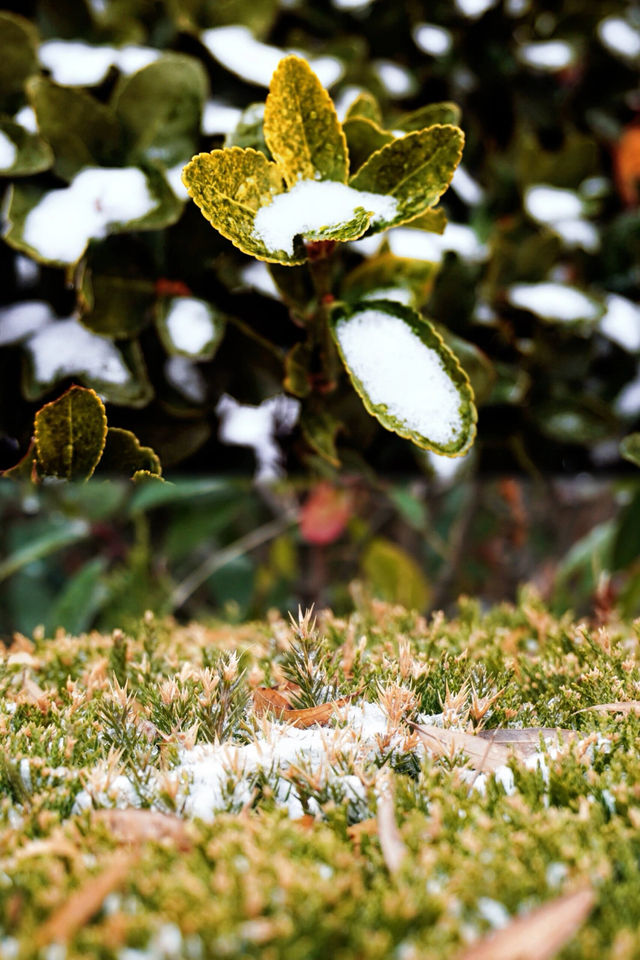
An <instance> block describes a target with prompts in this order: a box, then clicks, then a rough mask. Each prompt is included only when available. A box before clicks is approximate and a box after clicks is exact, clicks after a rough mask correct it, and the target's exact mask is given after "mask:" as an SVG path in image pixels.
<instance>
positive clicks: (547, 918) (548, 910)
mask: <svg viewBox="0 0 640 960" xmlns="http://www.w3.org/2000/svg"><path fill="white" fill-rule="evenodd" d="M594 900H595V896H594V893H593V890H591V888H589V887H587V888H583V889H581V890H575V891H574V892H573V893H568V894H565V895H564V896H562V897H558V898H557V899H555V900H552V901H550V902H549V903H545V904H544V905H543V906H541V907H538V908H537V909H535V910H532V911H531V912H530V913H527V914H525V916H523V917H518V918H517V919H516V920H513V921H512V923H510V924H509V925H508V926H507V927H505V928H504V930H500V931H499V932H498V933H493V934H491V935H490V936H488V937H484V938H483V939H482V940H480V941H479V942H478V943H475V944H473V945H472V946H471V947H469V948H468V949H467V950H465V951H464V953H462V954H460V955H459V956H458V960H550V958H551V957H554V956H555V955H556V953H557V952H558V951H559V950H561V949H562V947H563V946H564V945H565V943H567V942H568V941H569V940H571V938H572V937H573V936H574V935H575V934H576V933H577V931H578V930H579V929H580V927H581V926H582V924H583V923H584V921H585V920H586V919H587V917H588V916H589V914H590V913H591V910H592V908H593V903H594Z"/></svg>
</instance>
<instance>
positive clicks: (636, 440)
mask: <svg viewBox="0 0 640 960" xmlns="http://www.w3.org/2000/svg"><path fill="white" fill-rule="evenodd" d="M620 453H621V454H622V456H623V457H624V458H625V460H628V461H629V462H630V463H634V464H635V465H636V467H640V433H630V434H629V436H628V437H625V438H624V440H623V441H622V443H621V444H620Z"/></svg>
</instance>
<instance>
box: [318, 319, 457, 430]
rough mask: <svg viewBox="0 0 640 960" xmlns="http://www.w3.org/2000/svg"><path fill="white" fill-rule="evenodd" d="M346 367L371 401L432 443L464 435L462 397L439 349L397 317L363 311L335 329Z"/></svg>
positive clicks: (343, 321) (340, 323) (342, 322)
mask: <svg viewBox="0 0 640 960" xmlns="http://www.w3.org/2000/svg"><path fill="white" fill-rule="evenodd" d="M336 336H337V338H338V341H339V343H340V347H341V349H342V352H343V354H344V357H345V361H346V363H347V366H348V367H349V369H350V370H351V372H352V373H353V374H354V376H356V377H357V378H358V380H359V381H360V383H361V384H362V386H363V387H364V390H365V391H366V393H367V395H368V396H369V398H370V400H371V401H372V403H374V404H377V405H384V407H385V408H386V412H387V414H388V415H390V416H392V417H395V418H396V419H397V420H398V421H399V422H400V423H401V424H402V425H403V426H405V427H408V428H409V429H411V430H413V431H416V432H417V433H419V434H421V435H422V436H423V437H426V438H427V439H428V440H432V441H433V442H434V443H439V444H448V443H451V442H453V441H455V440H456V439H458V437H459V436H460V433H461V431H462V428H463V420H462V415H461V411H460V406H461V398H460V394H459V393H458V390H457V387H456V385H455V384H454V383H453V381H452V380H451V378H450V377H449V375H448V374H447V372H446V370H445V368H444V366H443V363H442V360H441V359H440V357H439V355H438V353H437V352H436V351H435V350H434V349H432V348H430V347H427V346H426V345H425V344H424V343H423V342H422V341H421V340H420V338H419V337H418V336H417V334H415V333H414V332H413V330H411V328H410V327H409V326H408V325H407V324H406V323H405V322H404V321H403V320H401V319H400V318H399V317H395V316H391V315H390V314H387V313H383V312H382V311H379V310H375V309H370V310H361V311H358V312H356V313H354V314H352V315H351V316H350V317H347V318H346V319H344V320H341V321H340V322H339V323H338V324H337V327H336Z"/></svg>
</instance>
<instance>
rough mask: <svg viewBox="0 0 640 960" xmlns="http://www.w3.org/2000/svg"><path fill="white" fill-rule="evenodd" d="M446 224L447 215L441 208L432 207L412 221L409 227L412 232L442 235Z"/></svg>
mask: <svg viewBox="0 0 640 960" xmlns="http://www.w3.org/2000/svg"><path fill="white" fill-rule="evenodd" d="M447 223H448V221H447V215H446V213H445V212H444V210H443V209H442V207H432V208H431V209H430V210H425V212H424V213H421V214H420V216H419V217H416V218H415V220H412V221H411V226H412V228H413V229H414V230H426V231H427V232H428V233H439V234H440V235H442V234H443V233H444V230H445V227H446V225H447Z"/></svg>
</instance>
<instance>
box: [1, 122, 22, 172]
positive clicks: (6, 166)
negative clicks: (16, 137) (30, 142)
mask: <svg viewBox="0 0 640 960" xmlns="http://www.w3.org/2000/svg"><path fill="white" fill-rule="evenodd" d="M17 156H18V148H17V147H16V145H15V143H14V142H13V140H11V139H10V138H9V137H8V136H7V135H6V133H3V132H2V130H0V170H10V169H11V167H12V166H13V165H14V163H15V162H16V157H17Z"/></svg>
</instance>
